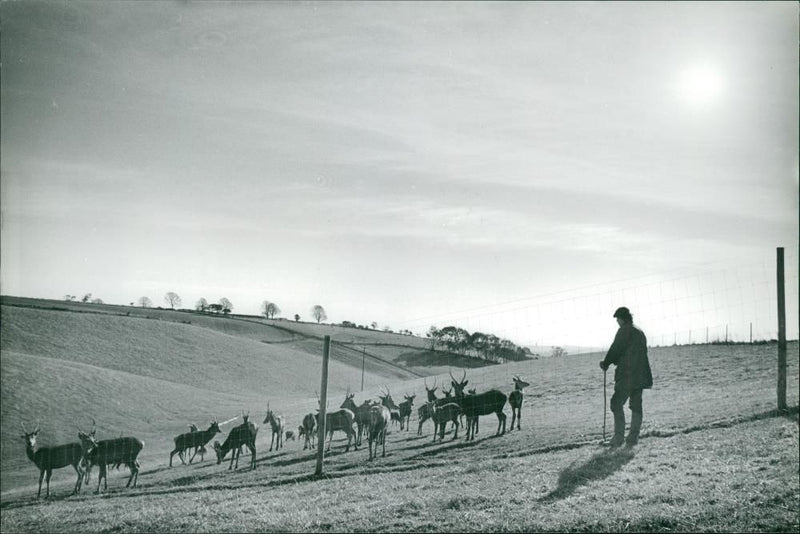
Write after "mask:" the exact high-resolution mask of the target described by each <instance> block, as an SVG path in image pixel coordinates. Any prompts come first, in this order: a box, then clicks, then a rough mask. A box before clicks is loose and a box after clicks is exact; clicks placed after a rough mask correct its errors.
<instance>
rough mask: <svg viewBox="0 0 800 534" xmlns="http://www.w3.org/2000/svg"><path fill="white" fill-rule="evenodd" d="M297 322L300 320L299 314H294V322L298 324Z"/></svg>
mask: <svg viewBox="0 0 800 534" xmlns="http://www.w3.org/2000/svg"><path fill="white" fill-rule="evenodd" d="M299 320H300V314H297V313H295V314H294V321H295V322H298V321H299Z"/></svg>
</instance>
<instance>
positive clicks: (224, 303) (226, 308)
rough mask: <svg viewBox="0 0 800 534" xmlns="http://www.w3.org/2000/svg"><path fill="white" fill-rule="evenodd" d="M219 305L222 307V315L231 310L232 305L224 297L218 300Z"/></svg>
mask: <svg viewBox="0 0 800 534" xmlns="http://www.w3.org/2000/svg"><path fill="white" fill-rule="evenodd" d="M219 305H220V306H222V313H225V314H228V313H230V312H231V310H233V304H232V303H231V301H229V300H228V299H227V298H225V297H222V298H221V299H219Z"/></svg>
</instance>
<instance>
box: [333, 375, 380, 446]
mask: <svg viewBox="0 0 800 534" xmlns="http://www.w3.org/2000/svg"><path fill="white" fill-rule="evenodd" d="M355 396H356V394H355V393H350V388H347V393H345V397H344V402H342V404H341V406H339V408H347V409H348V410H350V411H351V412H353V418H354V419H353V420H354V421H355V423H356V428H357V429H358V430H357V433H356V445H361V436H362V434H363V433H364V431H365V430H368V428H369V421H370V409H371V408H372V403H370V402H369V400H365V401H364V402H363V403H362V404H361V406H358V405H356V401H355V400H353V399H354V397H355Z"/></svg>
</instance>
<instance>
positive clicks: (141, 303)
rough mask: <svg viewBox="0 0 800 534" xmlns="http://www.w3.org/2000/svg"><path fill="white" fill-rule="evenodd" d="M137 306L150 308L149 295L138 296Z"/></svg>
mask: <svg viewBox="0 0 800 534" xmlns="http://www.w3.org/2000/svg"><path fill="white" fill-rule="evenodd" d="M139 306H141V307H142V308H152V307H153V301H152V300H150V297H140V298H139Z"/></svg>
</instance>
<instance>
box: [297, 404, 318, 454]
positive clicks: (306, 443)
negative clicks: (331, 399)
mask: <svg viewBox="0 0 800 534" xmlns="http://www.w3.org/2000/svg"><path fill="white" fill-rule="evenodd" d="M316 426H317V418H316V416H315V415H314V414H313V413H307V414H306V415H305V417H303V424H302V425H301V426H299V427H298V428H297V435H298V436H303V437H304V440H303V450H306V449H308V448H314V443H315V441H316V439H315V438H316V433H315V432H314V429H315V427H316Z"/></svg>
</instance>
